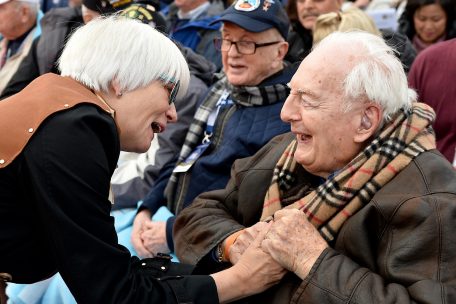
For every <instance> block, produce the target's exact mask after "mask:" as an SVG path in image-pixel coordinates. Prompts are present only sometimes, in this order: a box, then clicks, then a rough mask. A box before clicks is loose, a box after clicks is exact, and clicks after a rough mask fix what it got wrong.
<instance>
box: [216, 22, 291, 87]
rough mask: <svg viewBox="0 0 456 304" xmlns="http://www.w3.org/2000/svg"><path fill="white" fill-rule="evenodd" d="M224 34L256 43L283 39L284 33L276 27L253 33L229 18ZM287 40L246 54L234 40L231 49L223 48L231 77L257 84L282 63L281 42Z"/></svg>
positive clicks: (244, 83)
mask: <svg viewBox="0 0 456 304" xmlns="http://www.w3.org/2000/svg"><path fill="white" fill-rule="evenodd" d="M222 38H223V39H227V40H231V41H233V42H237V41H252V42H255V43H268V42H275V41H283V38H282V36H281V35H280V34H279V32H278V31H277V30H275V29H269V30H266V31H264V32H260V33H252V32H248V31H246V30H244V29H243V28H241V27H239V26H237V25H234V24H232V23H229V22H225V23H224V26H223V30H222ZM283 43H285V42H281V43H276V44H272V45H269V46H265V47H258V48H256V50H255V53H254V54H250V55H244V54H241V53H239V52H238V50H237V48H236V47H235V45H234V44H232V45H231V47H230V49H229V50H228V51H222V63H223V70H224V71H225V74H226V76H227V78H228V81H229V82H230V83H231V84H233V85H236V86H241V85H242V86H256V85H258V84H260V83H261V82H262V81H263V80H264V79H266V78H267V77H269V76H271V75H272V74H274V73H275V71H277V68H278V66H282V58H279V54H278V53H279V48H280V47H281V46H280V45H281V44H283Z"/></svg>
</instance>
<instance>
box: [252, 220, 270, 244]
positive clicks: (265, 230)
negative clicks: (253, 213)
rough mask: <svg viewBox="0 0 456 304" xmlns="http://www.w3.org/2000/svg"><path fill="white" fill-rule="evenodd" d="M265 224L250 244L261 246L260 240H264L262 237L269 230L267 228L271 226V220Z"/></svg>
mask: <svg viewBox="0 0 456 304" xmlns="http://www.w3.org/2000/svg"><path fill="white" fill-rule="evenodd" d="M265 224H266V225H265V226H264V227H263V229H262V230H260V232H259V233H258V235H257V236H256V238H255V239H254V240H253V242H252V245H251V246H253V247H255V248H257V247H261V242H262V241H263V240H264V237H265V236H266V234H267V233H268V232H269V229H270V228H271V225H272V222H269V223H265Z"/></svg>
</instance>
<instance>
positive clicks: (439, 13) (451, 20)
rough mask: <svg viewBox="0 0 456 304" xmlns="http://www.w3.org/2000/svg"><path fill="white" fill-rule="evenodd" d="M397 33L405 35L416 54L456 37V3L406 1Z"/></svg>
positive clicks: (453, 1) (434, 0)
mask: <svg viewBox="0 0 456 304" xmlns="http://www.w3.org/2000/svg"><path fill="white" fill-rule="evenodd" d="M399 32H401V33H403V34H405V35H407V37H408V38H409V39H410V40H411V41H412V43H413V46H414V47H415V49H416V51H417V52H418V53H419V52H421V51H422V50H424V49H425V48H426V47H428V46H430V45H432V44H434V43H436V42H440V41H444V40H448V39H451V38H454V37H456V1H455V0H408V2H407V6H406V7H405V10H404V13H403V14H402V16H401V18H400V20H399Z"/></svg>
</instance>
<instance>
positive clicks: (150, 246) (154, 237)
mask: <svg viewBox="0 0 456 304" xmlns="http://www.w3.org/2000/svg"><path fill="white" fill-rule="evenodd" d="M131 243H132V244H133V247H134V249H135V250H136V253H137V254H138V256H140V257H141V258H152V257H154V256H156V255H157V253H159V252H161V253H170V252H171V251H170V249H169V247H168V242H167V240H166V222H154V221H152V220H151V214H150V211H149V210H147V209H143V210H141V211H140V212H139V213H138V214H137V215H136V217H135V220H134V221H133V230H132V233H131Z"/></svg>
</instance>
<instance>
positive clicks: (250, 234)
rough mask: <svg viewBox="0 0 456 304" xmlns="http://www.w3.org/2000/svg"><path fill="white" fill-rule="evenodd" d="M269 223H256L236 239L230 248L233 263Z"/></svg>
mask: <svg viewBox="0 0 456 304" xmlns="http://www.w3.org/2000/svg"><path fill="white" fill-rule="evenodd" d="M267 225H268V224H267V223H266V222H258V223H256V224H255V225H253V226H251V227H249V228H246V229H244V230H243V232H242V234H240V235H239V236H238V237H237V238H236V241H234V243H233V245H232V246H231V247H230V249H229V258H230V262H231V264H233V265H234V264H236V263H237V262H238V261H239V259H240V258H241V256H242V254H243V253H244V251H245V250H247V248H248V247H249V246H250V244H251V243H252V242H253V240H254V239H255V238H256V237H257V235H258V233H259V232H260V231H261V230H264V229H266V228H267Z"/></svg>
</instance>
